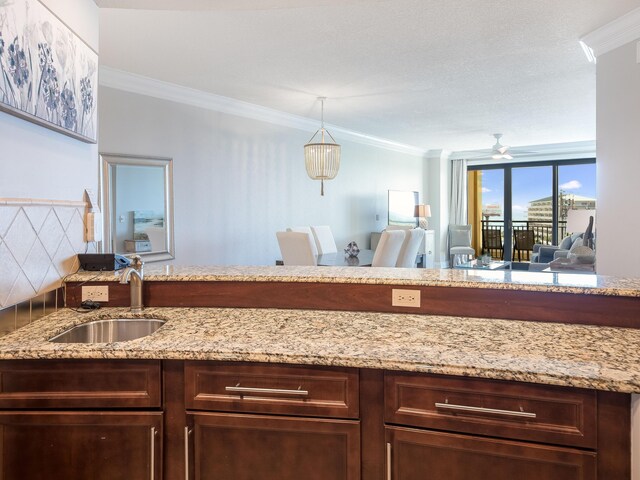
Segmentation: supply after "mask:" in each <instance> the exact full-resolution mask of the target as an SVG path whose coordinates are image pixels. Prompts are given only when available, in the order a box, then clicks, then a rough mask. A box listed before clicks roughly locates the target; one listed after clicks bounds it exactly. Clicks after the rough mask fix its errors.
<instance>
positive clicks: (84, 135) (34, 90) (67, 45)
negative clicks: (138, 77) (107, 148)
mask: <svg viewBox="0 0 640 480" xmlns="http://www.w3.org/2000/svg"><path fill="white" fill-rule="evenodd" d="M97 87H98V54H97V53H96V52H95V51H94V50H92V49H91V47H89V45H87V44H86V43H84V41H82V39H81V38H80V37H78V36H77V35H76V34H75V33H74V32H73V31H71V29H70V28H69V27H67V26H66V25H65V24H64V23H63V22H62V21H61V20H60V19H59V18H58V17H56V16H55V15H54V14H53V12H51V11H50V10H49V9H48V8H47V7H46V6H44V5H43V4H42V3H41V2H40V1H39V0H11V1H6V0H5V1H2V0H0V110H2V111H4V112H7V113H10V114H13V115H16V116H18V117H20V118H23V119H25V120H28V121H31V122H34V123H36V124H38V125H42V126H44V127H47V128H50V129H52V130H56V131H58V132H60V133H64V134H65V135H69V136H71V137H74V138H77V139H79V140H82V141H83V142H87V143H96V141H97V127H98V118H97V112H98V110H97Z"/></svg>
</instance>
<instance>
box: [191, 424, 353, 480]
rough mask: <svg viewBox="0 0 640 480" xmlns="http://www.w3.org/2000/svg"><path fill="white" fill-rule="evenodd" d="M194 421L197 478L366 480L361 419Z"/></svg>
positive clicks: (193, 460)
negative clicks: (362, 464)
mask: <svg viewBox="0 0 640 480" xmlns="http://www.w3.org/2000/svg"><path fill="white" fill-rule="evenodd" d="M189 421H190V424H191V428H192V433H191V435H190V439H189V442H188V448H187V455H188V456H189V464H190V468H189V469H190V475H189V478H191V479H198V480H214V479H215V480H230V479H233V480H301V479H304V480H329V479H331V480H359V479H360V422H358V421H353V420H327V419H320V418H293V417H268V416H263V415H242V414H226V413H197V414H190V415H189ZM189 452H191V453H189Z"/></svg>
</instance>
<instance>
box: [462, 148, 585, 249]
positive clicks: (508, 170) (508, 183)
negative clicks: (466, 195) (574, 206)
mask: <svg viewBox="0 0 640 480" xmlns="http://www.w3.org/2000/svg"><path fill="white" fill-rule="evenodd" d="M594 163H596V159H595V158H581V159H574V160H544V161H539V162H514V163H508V164H506V163H500V164H495V165H494V164H487V165H472V166H469V167H467V170H468V171H473V170H503V171H504V199H503V205H504V213H503V217H504V253H503V255H504V259H506V260H511V257H512V254H513V212H512V207H513V195H512V193H513V184H512V173H513V169H514V168H528V167H529V168H531V167H549V166H551V167H552V193H551V202H552V203H551V212H552V223H553V226H552V244H553V245H558V243H559V240H560V239H559V238H558V237H559V235H558V233H559V228H558V213H559V206H558V194H559V186H558V179H559V168H560V167H563V166H568V165H586V164H594Z"/></svg>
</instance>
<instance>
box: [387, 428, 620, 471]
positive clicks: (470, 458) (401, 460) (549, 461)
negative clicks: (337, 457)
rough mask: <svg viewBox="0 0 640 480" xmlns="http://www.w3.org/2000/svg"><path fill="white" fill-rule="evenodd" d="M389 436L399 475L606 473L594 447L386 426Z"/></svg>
mask: <svg viewBox="0 0 640 480" xmlns="http://www.w3.org/2000/svg"><path fill="white" fill-rule="evenodd" d="M385 438H386V442H387V447H386V453H387V455H386V456H387V458H386V466H387V472H388V473H387V478H389V479H394V480H425V479H438V480H441V479H446V480H474V479H482V480H484V479H488V480H515V479H517V480H596V478H600V477H598V475H597V463H596V462H597V454H596V453H595V452H590V451H588V450H581V449H577V448H568V447H564V446H557V445H541V444H537V443H528V442H518V441H514V440H503V439H498V438H487V437H479V436H475V435H462V434H456V433H448V432H437V431H433V430H418V429H412V428H406V427H387V428H385ZM609 478H614V477H609ZM615 478H619V477H615Z"/></svg>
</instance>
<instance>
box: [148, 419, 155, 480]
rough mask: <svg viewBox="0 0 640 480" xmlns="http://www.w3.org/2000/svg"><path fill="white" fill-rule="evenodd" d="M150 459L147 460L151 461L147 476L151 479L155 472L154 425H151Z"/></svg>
mask: <svg viewBox="0 0 640 480" xmlns="http://www.w3.org/2000/svg"><path fill="white" fill-rule="evenodd" d="M150 446H151V459H150V460H149V462H150V463H151V468H150V470H151V472H150V473H149V478H151V480H153V479H154V478H155V474H156V427H151V445H150Z"/></svg>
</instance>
